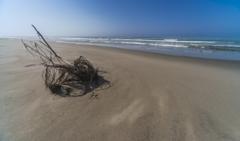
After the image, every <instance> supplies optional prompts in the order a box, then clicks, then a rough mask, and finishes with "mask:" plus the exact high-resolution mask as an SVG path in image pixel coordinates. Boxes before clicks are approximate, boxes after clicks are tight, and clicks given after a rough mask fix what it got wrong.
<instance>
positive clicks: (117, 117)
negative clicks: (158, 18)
mask: <svg viewBox="0 0 240 141" xmlns="http://www.w3.org/2000/svg"><path fill="white" fill-rule="evenodd" d="M49 44H50V45H51V46H52V47H53V48H54V50H55V51H56V52H57V53H58V54H59V55H61V56H62V57H63V58H64V59H66V60H67V61H69V62H72V61H73V60H74V59H76V58H77V57H79V56H80V55H83V56H85V57H86V58H87V59H88V60H89V61H90V62H92V64H93V65H94V66H96V67H99V69H100V70H102V71H107V72H108V73H101V74H100V75H101V76H102V77H103V79H104V80H105V81H109V82H110V84H111V87H104V88H103V89H97V90H95V91H94V93H95V94H98V99H96V98H91V99H90V96H91V93H89V94H86V95H84V96H80V97H74V98H73V97H67V98H64V97H60V96H56V95H53V94H51V93H50V92H49V90H46V89H45V86H44V81H43V80H42V78H41V74H42V70H43V69H44V67H43V66H42V65H40V63H41V62H40V60H39V59H37V58H33V57H32V56H31V55H30V54H29V53H28V52H27V51H26V50H24V49H23V45H22V44H21V41H20V40H17V39H8V40H6V39H1V40H0V58H1V62H0V67H1V69H0V78H1V79H0V107H1V108H0V140H3V141H10V140H11V141H15V140H16V141H32V140H41V141H43V140H44V141H46V140H49V141H60V140H72V141H74V140H81V141H85V140H87V141H88V140H96V141H102V140H104V141H105V140H109V141H112V140H116V141H123V140H124V141H127V140H144V141H146V140H163V141H164V140H166V141H169V140H181V141H194V140H196V141H206V140H209V141H210V140H211V141H213V140H218V141H221V140H224V141H226V140H235V141H238V140H240V119H239V117H240V110H239V109H240V87H239V86H240V85H239V84H240V62H236V61H223V60H209V59H199V58H190V57H181V56H168V55H161V54H154V53H147V52H140V51H131V50H123V49H117V48H110V47H99V46H84V45H76V44H68V43H54V42H49ZM31 64H33V65H32V66H29V67H25V66H27V65H31Z"/></svg>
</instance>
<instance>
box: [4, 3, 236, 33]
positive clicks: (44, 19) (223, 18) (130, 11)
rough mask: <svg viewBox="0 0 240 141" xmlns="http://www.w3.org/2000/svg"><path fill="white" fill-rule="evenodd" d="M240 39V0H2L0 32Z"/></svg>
mask: <svg viewBox="0 0 240 141" xmlns="http://www.w3.org/2000/svg"><path fill="white" fill-rule="evenodd" d="M31 24H33V25H35V26H36V27H37V28H38V30H39V31H40V32H41V33H42V34H43V35H44V36H95V37H96V36H101V37H132V36H134V37H192V36H194V37H203V36H207V37H209V36H239V37H240V0H158V1H153V0H145V1H141V0H51V1H50V0H0V36H35V35H36V33H35V31H34V30H33V28H32V27H31Z"/></svg>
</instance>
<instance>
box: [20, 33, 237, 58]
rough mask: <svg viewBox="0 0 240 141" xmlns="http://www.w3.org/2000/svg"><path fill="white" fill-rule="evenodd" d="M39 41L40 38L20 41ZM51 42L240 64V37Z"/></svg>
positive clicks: (143, 38) (56, 40)
mask: <svg viewBox="0 0 240 141" xmlns="http://www.w3.org/2000/svg"><path fill="white" fill-rule="evenodd" d="M18 38H21V39H32V40H36V39H37V37H18ZM45 39H46V40H47V41H54V42H61V43H75V44H81V45H96V46H106V47H115V48H122V49H130V50H139V51H146V52H153V53H160V54H168V55H176V56H190V57H199V58H210V59H221V60H237V61H240V37H188V38H186V37H184V38H183V37H171V38H170V37H125V38H120V37H119V38H117V37H115V38H110V37H105V38H100V37H70V36H69V37H53V36H52V37H50V36H48V37H45Z"/></svg>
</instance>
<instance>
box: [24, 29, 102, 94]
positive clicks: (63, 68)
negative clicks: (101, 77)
mask: <svg viewBox="0 0 240 141" xmlns="http://www.w3.org/2000/svg"><path fill="white" fill-rule="evenodd" d="M32 26H33V25H32ZM33 28H34V29H35V30H36V32H37V34H38V36H39V39H40V44H38V43H36V42H33V41H30V43H31V45H28V44H26V43H24V42H23V40H22V43H23V45H24V46H25V48H26V49H27V50H28V51H29V52H30V53H31V54H32V55H33V56H34V57H38V58H40V59H41V60H42V62H43V64H44V66H45V67H46V69H45V70H44V71H43V74H42V77H43V79H44V81H45V86H46V88H47V89H50V91H51V92H52V93H58V92H59V91H60V90H62V91H64V92H65V95H69V94H70V93H71V91H72V89H71V88H70V87H64V85H65V84H76V83H77V84H80V85H81V87H82V88H84V89H86V90H87V92H90V91H92V90H93V89H94V88H96V87H98V86H99V84H98V69H95V68H94V67H93V65H92V64H91V63H90V62H89V61H88V60H87V59H86V58H85V57H83V56H80V57H79V58H77V59H76V60H75V61H74V63H73V64H71V63H69V62H68V61H66V60H64V59H63V58H62V57H60V56H59V55H58V54H57V53H56V52H55V51H54V50H53V49H52V48H51V46H50V45H49V44H48V43H47V41H46V40H45V39H44V38H43V36H42V35H41V33H40V32H39V31H38V30H37V29H36V28H35V27H34V26H33Z"/></svg>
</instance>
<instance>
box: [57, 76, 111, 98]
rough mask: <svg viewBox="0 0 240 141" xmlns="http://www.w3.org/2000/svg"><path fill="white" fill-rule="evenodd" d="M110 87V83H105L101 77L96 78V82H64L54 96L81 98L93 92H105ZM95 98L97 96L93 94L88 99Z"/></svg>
mask: <svg viewBox="0 0 240 141" xmlns="http://www.w3.org/2000/svg"><path fill="white" fill-rule="evenodd" d="M110 87H111V84H110V81H107V80H105V79H104V78H103V76H98V82H90V83H89V82H85V83H82V82H78V81H69V82H64V83H63V85H62V87H61V90H60V91H58V92H56V93H54V94H55V95H58V96H61V97H81V96H84V95H86V94H88V93H90V92H93V91H100V90H106V89H108V88H110ZM92 97H95V98H97V95H94V92H93V94H92V95H91V97H90V98H92Z"/></svg>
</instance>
